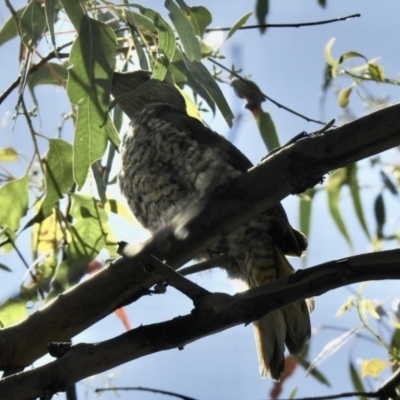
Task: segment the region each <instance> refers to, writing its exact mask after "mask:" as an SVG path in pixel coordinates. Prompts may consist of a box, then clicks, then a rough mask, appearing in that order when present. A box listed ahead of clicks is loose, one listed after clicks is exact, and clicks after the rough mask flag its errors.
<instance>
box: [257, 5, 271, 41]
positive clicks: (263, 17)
mask: <svg viewBox="0 0 400 400" xmlns="http://www.w3.org/2000/svg"><path fill="white" fill-rule="evenodd" d="M268 10H269V0H257V3H256V16H257V21H258V23H259V24H260V25H265V24H266V21H267V15H268ZM266 29H267V28H266V27H265V26H263V27H260V32H261V33H264V32H265V30H266Z"/></svg>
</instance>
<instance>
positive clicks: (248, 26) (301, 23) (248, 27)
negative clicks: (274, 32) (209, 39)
mask: <svg viewBox="0 0 400 400" xmlns="http://www.w3.org/2000/svg"><path fill="white" fill-rule="evenodd" d="M358 17H361V14H352V15H348V16H347V17H340V18H333V19H326V20H323V21H317V22H299V23H297V24H261V25H247V26H241V27H240V28H238V30H245V29H257V28H301V27H303V26H315V25H325V24H330V23H332V22H339V21H346V20H347V19H350V18H358ZM231 29H232V27H230V28H208V29H206V30H205V32H206V33H209V32H215V31H230V30H231Z"/></svg>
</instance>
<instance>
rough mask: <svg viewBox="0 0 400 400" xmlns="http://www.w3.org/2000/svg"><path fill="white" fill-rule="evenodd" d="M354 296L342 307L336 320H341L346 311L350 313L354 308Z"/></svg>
mask: <svg viewBox="0 0 400 400" xmlns="http://www.w3.org/2000/svg"><path fill="white" fill-rule="evenodd" d="M353 299H354V296H349V298H348V299H347V300H346V301H345V302H344V303H343V304H342V305H341V306H340V308H339V310H338V312H337V313H336V315H335V318H339V317H340V316H341V315H342V314H343V313H344V312H345V311H349V310H350V308H351V307H352V306H353Z"/></svg>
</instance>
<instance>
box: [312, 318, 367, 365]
mask: <svg viewBox="0 0 400 400" xmlns="http://www.w3.org/2000/svg"><path fill="white" fill-rule="evenodd" d="M361 328H362V327H361V326H359V327H356V328H353V329H350V330H349V331H347V332H345V333H344V334H343V335H340V336H339V337H337V338H335V339H333V340H331V341H330V342H329V343H327V344H326V345H325V346H324V348H323V349H322V351H321V352H320V353H319V354H318V355H317V357H315V359H314V361H313V362H312V363H311V364H310V366H309V368H308V370H307V373H309V372H310V371H311V370H312V369H313V368H314V367H315V366H316V365H319V364H321V363H322V362H323V361H325V360H326V359H327V358H328V357H330V356H331V355H332V354H334V353H336V352H337V351H338V350H339V349H340V348H342V347H343V346H344V345H345V344H346V343H347V342H348V341H349V340H350V339H351V338H352V337H353V336H354V334H355V333H356V332H358V331H359V330H360V329H361Z"/></svg>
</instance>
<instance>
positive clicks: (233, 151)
mask: <svg viewBox="0 0 400 400" xmlns="http://www.w3.org/2000/svg"><path fill="white" fill-rule="evenodd" d="M153 106H155V107H157V117H158V118H160V119H162V120H164V121H165V122H167V123H169V124H171V125H173V126H175V127H176V128H177V129H179V130H182V131H185V132H189V133H190V135H191V136H192V138H193V140H196V141H197V142H198V143H201V144H203V145H204V146H205V147H218V148H219V149H222V150H223V152H224V154H225V156H226V157H227V161H228V162H229V164H231V165H232V166H233V167H234V168H235V169H237V170H239V171H242V172H246V171H247V170H249V169H250V168H251V167H252V166H253V164H252V163H251V161H250V160H249V159H248V158H247V157H246V156H245V155H244V154H243V153H242V152H241V151H240V150H239V149H238V148H237V147H235V146H234V145H233V144H232V143H231V142H229V141H228V140H226V139H225V138H224V137H223V136H221V135H219V134H218V133H216V132H214V131H212V130H211V129H209V128H207V127H206V126H205V125H204V124H203V123H202V122H200V121H199V120H198V119H196V118H192V117H190V116H189V115H187V114H185V113H183V112H181V111H179V110H178V109H176V108H174V107H173V106H170V105H169V104H165V103H155V104H153ZM268 211H269V212H270V213H271V215H272V216H274V217H276V222H277V224H276V225H277V226H278V225H279V229H278V232H277V234H276V235H274V237H275V239H276V242H277V245H278V246H279V247H280V248H281V250H282V251H283V253H284V254H287V255H293V256H301V254H302V253H303V252H304V251H305V250H306V248H307V239H306V238H305V236H304V235H303V234H302V233H300V232H298V231H297V230H295V229H294V228H293V227H292V226H291V225H290V223H289V220H288V218H287V215H286V212H285V210H284V208H283V207H282V205H281V203H277V204H276V205H275V206H274V207H271V208H270V209H269V210H268Z"/></svg>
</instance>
